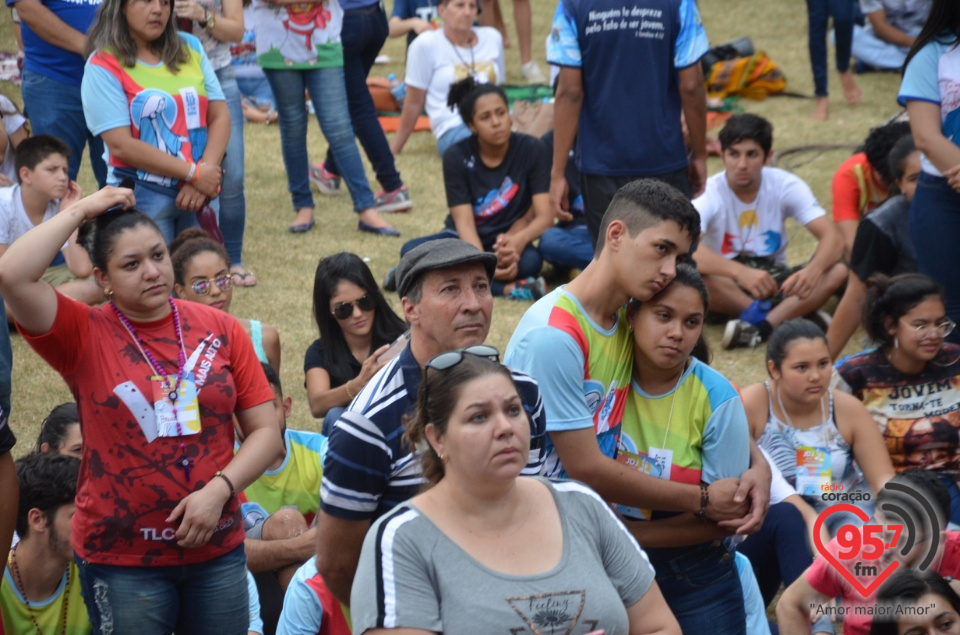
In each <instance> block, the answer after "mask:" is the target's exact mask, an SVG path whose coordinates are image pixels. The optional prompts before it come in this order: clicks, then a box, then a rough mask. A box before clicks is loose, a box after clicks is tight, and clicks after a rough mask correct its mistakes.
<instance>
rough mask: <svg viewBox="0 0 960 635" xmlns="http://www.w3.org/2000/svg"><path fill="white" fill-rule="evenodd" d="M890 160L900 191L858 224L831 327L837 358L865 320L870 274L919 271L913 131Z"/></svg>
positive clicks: (832, 348) (829, 337)
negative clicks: (913, 219)
mask: <svg viewBox="0 0 960 635" xmlns="http://www.w3.org/2000/svg"><path fill="white" fill-rule="evenodd" d="M888 162H889V163H890V171H891V174H892V175H893V178H894V182H895V183H896V187H897V190H899V191H900V194H898V195H896V196H893V197H892V198H889V199H887V201H886V202H885V203H884V204H883V205H881V206H880V207H878V208H877V210H876V211H874V212H872V213H871V214H870V215H868V216H866V217H865V218H864V219H863V221H861V222H860V224H859V226H858V227H857V237H856V239H855V240H854V241H853V251H852V255H851V257H850V275H849V276H848V277H847V288H846V289H844V291H843V297H842V298H841V299H840V304H838V305H837V310H836V311H835V312H834V314H833V321H832V322H830V328H829V329H827V340H828V341H829V342H830V356H831V357H832V358H833V359H839V358H840V354H841V352H842V351H843V348H844V346H846V345H847V342H848V341H849V340H850V337H851V336H852V335H853V333H854V331H856V330H857V326H858V325H859V324H860V319H861V314H862V312H863V302H864V299H865V298H866V297H867V279H868V278H869V277H870V276H872V275H873V274H875V273H882V274H883V275H885V276H895V275H898V274H901V273H916V272H917V270H918V265H917V256H916V254H915V253H914V251H913V239H911V238H910V222H909V217H910V202H911V201H912V200H913V193H914V192H916V190H917V178H918V177H919V176H920V152H919V151H918V150H917V147H916V146H915V145H914V143H913V137H912V136H910V135H909V134H908V135H906V136H905V137H901V138H900V140H899V141H897V143H896V145H894V146H893V150H891V151H890V156H889V157H888ZM841 231H842V228H841Z"/></svg>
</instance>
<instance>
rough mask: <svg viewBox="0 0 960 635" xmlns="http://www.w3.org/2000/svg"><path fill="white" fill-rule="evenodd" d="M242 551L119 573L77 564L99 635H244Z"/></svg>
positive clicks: (246, 621) (246, 622)
mask: <svg viewBox="0 0 960 635" xmlns="http://www.w3.org/2000/svg"><path fill="white" fill-rule="evenodd" d="M246 566H247V557H246V555H244V551H243V545H240V546H239V547H237V548H236V549H234V550H233V551H231V552H230V553H227V554H224V555H222V556H220V557H219V558H214V559H213V560H208V561H207V562H200V563H197V564H189V565H180V566H164V567H117V566H108V565H100V564H93V563H91V562H87V561H84V560H81V559H80V558H77V567H78V568H79V570H80V585H81V586H80V590H81V591H82V593H83V601H84V604H86V605H87V613H88V614H89V615H90V623H91V624H93V632H94V634H95V635H111V634H113V633H117V634H118V635H119V634H123V633H136V634H137V635H169V634H170V633H172V632H174V631H176V633H177V635H208V634H209V633H217V634H218V635H246V634H247V627H248V626H249V625H250V612H249V601H248V598H247V574H246Z"/></svg>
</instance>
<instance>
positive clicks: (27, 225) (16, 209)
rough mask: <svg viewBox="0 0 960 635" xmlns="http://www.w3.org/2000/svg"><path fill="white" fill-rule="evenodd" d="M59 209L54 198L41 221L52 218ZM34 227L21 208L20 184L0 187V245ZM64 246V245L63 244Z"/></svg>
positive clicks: (25, 211) (58, 203)
mask: <svg viewBox="0 0 960 635" xmlns="http://www.w3.org/2000/svg"><path fill="white" fill-rule="evenodd" d="M59 211H60V201H59V200H58V199H54V200H52V201H50V203H49V204H48V205H47V211H46V212H44V214H43V222H46V221H48V220H50V219H51V218H53V217H54V216H55V215H56V214H57V212H59ZM34 227H36V225H34V224H33V222H32V221H31V220H30V217H29V216H27V210H25V209H24V208H23V198H22V197H21V196H20V186H19V185H14V186H13V187H3V188H0V245H10V244H11V243H12V242H13V241H15V240H16V239H17V238H20V237H21V236H23V235H24V234H26V233H27V232H28V231H30V230H31V229H33V228H34ZM64 246H66V245H64Z"/></svg>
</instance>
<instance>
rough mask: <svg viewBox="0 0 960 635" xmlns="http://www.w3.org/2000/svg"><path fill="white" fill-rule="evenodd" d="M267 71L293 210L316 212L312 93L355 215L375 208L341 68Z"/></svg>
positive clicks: (318, 116)
mask: <svg viewBox="0 0 960 635" xmlns="http://www.w3.org/2000/svg"><path fill="white" fill-rule="evenodd" d="M263 72H264V73H266V74H267V79H268V80H269V81H270V88H271V89H272V90H273V95H274V97H276V98H277V117H278V119H277V121H278V123H279V124H280V146H281V150H282V152H283V164H284V166H286V168H287V188H288V189H289V190H290V196H291V198H292V199H293V209H294V210H299V209H300V208H303V207H310V208H313V207H314V204H313V193H312V192H311V191H310V176H309V172H310V169H309V165H308V164H309V158H308V157H307V104H306V102H305V101H304V98H303V91H304V90H306V91H308V92H309V93H310V101H312V102H313V107H314V108H315V109H316V111H317V121H318V122H319V123H320V130H321V131H323V136H325V137H326V138H327V143H329V144H330V150H331V152H333V156H334V158H335V159H336V161H337V168H338V169H339V170H340V175H341V176H342V177H343V181H344V183H346V185H347V189H349V190H350V196H351V197H352V198H353V209H354V211H356V212H362V211H364V210H367V209H370V208H372V207H373V206H374V200H373V192H372V191H370V183H369V182H368V181H367V174H366V172H364V169H363V161H362V160H361V159H360V151H359V150H357V143H356V141H355V140H354V138H353V127H352V126H351V125H350V113H349V112H348V111H347V91H346V88H344V83H343V68H339V67H338V68H316V69H313V70H307V71H303V70H278V69H273V68H265V69H263Z"/></svg>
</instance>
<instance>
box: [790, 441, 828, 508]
mask: <svg viewBox="0 0 960 635" xmlns="http://www.w3.org/2000/svg"><path fill="white" fill-rule="evenodd" d="M830 463H831V456H830V448H827V447H817V446H810V445H800V446H797V492H798V493H799V494H800V495H801V496H819V495H820V494H821V493H822V492H825V491H827V490H826V489H823V486H824V485H826V486H827V488H829V487H830V483H831V481H832V480H833V470H832V469H831V465H830Z"/></svg>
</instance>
